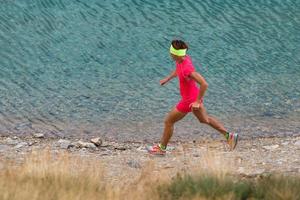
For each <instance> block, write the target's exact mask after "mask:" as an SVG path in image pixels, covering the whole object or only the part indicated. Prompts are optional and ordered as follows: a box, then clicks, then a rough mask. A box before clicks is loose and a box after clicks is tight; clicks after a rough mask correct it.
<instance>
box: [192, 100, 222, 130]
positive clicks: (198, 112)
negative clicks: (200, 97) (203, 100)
mask: <svg viewBox="0 0 300 200" xmlns="http://www.w3.org/2000/svg"><path fill="white" fill-rule="evenodd" d="M193 114H194V115H195V116H196V117H197V119H198V120H199V121H200V122H201V123H204V124H208V125H210V126H211V127H212V128H214V129H216V130H218V131H219V132H220V133H221V134H223V135H225V134H226V133H227V130H226V129H225V128H224V126H223V124H221V123H220V122H218V120H217V119H215V118H214V117H212V116H209V115H207V113H206V109H205V107H204V105H203V104H202V105H201V106H200V108H199V109H193Z"/></svg>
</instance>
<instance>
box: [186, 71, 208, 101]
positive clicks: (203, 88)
mask: <svg viewBox="0 0 300 200" xmlns="http://www.w3.org/2000/svg"><path fill="white" fill-rule="evenodd" d="M190 77H191V78H192V79H194V80H195V81H196V82H197V83H198V84H199V85H200V87H201V89H200V93H199V95H198V98H197V101H198V102H199V103H201V102H200V100H201V99H202V97H204V94H205V92H206V90H207V88H208V83H207V82H206V81H205V79H204V78H203V76H201V74H199V73H198V72H192V73H191V74H190Z"/></svg>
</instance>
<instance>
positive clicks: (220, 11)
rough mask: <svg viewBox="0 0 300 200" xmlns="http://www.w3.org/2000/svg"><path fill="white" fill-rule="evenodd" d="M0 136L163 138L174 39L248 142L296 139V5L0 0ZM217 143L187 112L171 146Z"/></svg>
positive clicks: (279, 1) (211, 107)
mask: <svg viewBox="0 0 300 200" xmlns="http://www.w3.org/2000/svg"><path fill="white" fill-rule="evenodd" d="M0 5H1V6H0V134H1V135H12V134H14V135H16V134H17V135H26V134H31V133H36V132H42V133H45V134H47V135H48V136H65V137H90V136H94V135H100V136H103V137H106V138H110V139H116V140H150V141H151V140H157V139H159V137H160V134H161V131H162V128H163V118H164V116H165V114H166V113H167V112H168V111H169V110H170V109H171V108H172V107H173V105H175V104H176V102H177V101H178V100H179V98H180V97H179V91H178V82H177V80H173V81H172V82H171V83H169V84H168V85H166V86H163V87H161V86H160V85H159V80H160V79H162V78H163V77H164V76H166V75H168V74H169V73H170V71H172V70H173V69H174V63H173V61H172V60H171V59H170V57H169V53H168V49H169V46H170V41H171V40H172V39H175V38H176V39H183V40H185V41H187V42H188V44H189V46H190V49H189V51H188V53H189V54H190V55H191V57H192V59H193V62H194V64H195V67H196V69H197V71H199V72H200V73H201V74H202V75H203V76H204V77H205V78H206V80H207V82H208V83H209V89H208V92H207V93H206V97H205V105H206V107H207V110H208V112H209V113H210V114H212V115H214V116H216V117H217V118H218V119H219V120H221V121H222V122H223V123H224V124H225V126H226V127H228V128H229V130H231V131H237V132H240V133H241V136H242V137H245V138H247V137H260V136H285V135H300V1H299V0H266V1H248V0H237V1H234V0H195V1H191V0H175V1H174V0H173V1H171V0H161V1H153V0H152V1H151V0H141V1H137V0H123V1H119V0H101V1H96V0H90V1H83V0H81V1H80V0H76V1H75V0H74V1H71V0H28V1H24V0H2V1H0ZM204 135H206V136H209V137H218V134H217V133H216V131H214V130H213V129H211V128H209V127H207V126H205V125H200V124H199V123H198V122H197V121H196V120H195V119H194V118H193V117H192V115H190V116H188V117H186V118H185V119H184V120H183V121H182V122H180V123H179V124H177V126H176V129H175V134H174V139H175V140H176V139H182V140H184V139H191V138H195V139H200V138H201V137H202V136H204Z"/></svg>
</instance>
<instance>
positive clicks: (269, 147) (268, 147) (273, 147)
mask: <svg viewBox="0 0 300 200" xmlns="http://www.w3.org/2000/svg"><path fill="white" fill-rule="evenodd" d="M278 147H279V145H278V144H275V145H270V146H263V148H264V149H266V150H270V151H272V150H275V149H277V148H278Z"/></svg>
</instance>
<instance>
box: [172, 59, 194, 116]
mask: <svg viewBox="0 0 300 200" xmlns="http://www.w3.org/2000/svg"><path fill="white" fill-rule="evenodd" d="M194 71H195V67H194V65H193V63H192V60H191V58H190V56H185V58H184V60H183V62H181V63H178V62H176V74H177V77H178V80H179V90H180V95H181V100H180V101H179V102H178V104H177V106H176V108H177V109H178V110H179V111H180V112H184V113H187V112H191V107H190V105H191V103H193V102H195V101H196V100H197V97H198V94H199V88H198V86H197V82H196V81H195V80H193V79H192V78H190V74H191V73H192V72H194Z"/></svg>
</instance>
